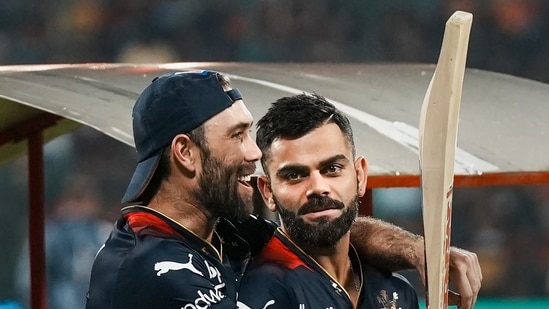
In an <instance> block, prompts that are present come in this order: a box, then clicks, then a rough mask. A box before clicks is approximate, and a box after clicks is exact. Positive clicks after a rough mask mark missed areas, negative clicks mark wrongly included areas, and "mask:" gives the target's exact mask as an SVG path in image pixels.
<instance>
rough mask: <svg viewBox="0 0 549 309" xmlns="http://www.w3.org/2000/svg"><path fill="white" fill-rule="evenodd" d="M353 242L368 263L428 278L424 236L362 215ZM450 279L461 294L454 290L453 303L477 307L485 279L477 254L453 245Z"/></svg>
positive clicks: (467, 307)
mask: <svg viewBox="0 0 549 309" xmlns="http://www.w3.org/2000/svg"><path fill="white" fill-rule="evenodd" d="M351 242H352V243H353V246H354V247H355V248H356V249H357V252H358V255H359V256H360V258H361V260H362V261H363V262H365V263H369V264H372V265H374V266H376V267H379V268H381V269H385V270H387V271H399V270H405V269H412V268H413V269H416V270H418V271H419V273H420V275H421V278H422V279H423V280H425V250H424V242H423V237H422V236H420V235H416V234H413V233H410V232H408V231H406V230H404V229H402V228H400V227H398V226H396V225H393V224H391V223H388V222H385V221H382V220H380V219H375V218H372V217H359V218H357V221H356V222H355V224H353V227H352V228H351ZM450 281H451V282H452V285H453V286H455V288H456V289H457V291H458V293H460V294H461V295H458V294H455V293H453V292H451V293H450V295H449V298H450V304H452V305H458V308H459V309H470V308H473V305H474V304H475V302H476V300H477V296H478V292H479V290H480V286H481V282H482V271H481V269H480V264H479V261H478V257H477V255H476V254H475V253H473V252H470V251H467V250H463V249H459V248H456V247H451V248H450Z"/></svg>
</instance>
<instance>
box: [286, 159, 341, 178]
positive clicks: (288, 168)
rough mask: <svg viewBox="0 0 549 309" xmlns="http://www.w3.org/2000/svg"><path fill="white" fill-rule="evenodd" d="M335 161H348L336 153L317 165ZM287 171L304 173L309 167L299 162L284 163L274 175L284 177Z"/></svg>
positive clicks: (322, 165)
mask: <svg viewBox="0 0 549 309" xmlns="http://www.w3.org/2000/svg"><path fill="white" fill-rule="evenodd" d="M337 161H345V162H349V159H348V158H347V157H346V156H345V155H342V154H338V155H335V156H332V157H330V158H328V159H326V160H322V161H320V163H319V167H320V168H322V167H324V166H326V165H330V164H333V163H334V162H337ZM289 172H292V173H301V174H305V173H308V172H309V168H308V167H307V166H305V165H301V164H288V165H284V166H283V167H281V168H280V169H278V170H277V171H276V176H277V177H284V175H285V174H287V173H289Z"/></svg>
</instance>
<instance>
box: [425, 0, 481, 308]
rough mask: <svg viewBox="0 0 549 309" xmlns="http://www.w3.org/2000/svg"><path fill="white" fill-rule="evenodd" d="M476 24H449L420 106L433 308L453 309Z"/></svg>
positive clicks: (466, 16)
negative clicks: (453, 254) (456, 202)
mask: <svg viewBox="0 0 549 309" xmlns="http://www.w3.org/2000/svg"><path fill="white" fill-rule="evenodd" d="M472 21H473V15H472V14H471V13H467V12H463V11H456V12H455V13H454V14H452V16H450V18H449V19H448V21H447V22H446V26H445V30H444V37H443V41H442V46H441V50H440V56H439V59H438V62H437V65H436V69H435V73H434V74H433V77H432V79H431V82H430V84H429V87H428V89H427V92H426V94H425V99H424V101H423V105H422V107H421V117H420V124H419V163H420V170H421V189H422V199H423V228H424V236H425V265H426V269H425V272H426V303H427V308H429V309H441V308H444V309H445V308H448V282H449V259H450V229H451V215H452V193H453V183H454V159H455V149H456V143H457V132H458V118H459V109H460V104H461V92H462V87H463V78H464V75H465V63H466V59H467V48H468V44H469V34H470V31H471V25H472Z"/></svg>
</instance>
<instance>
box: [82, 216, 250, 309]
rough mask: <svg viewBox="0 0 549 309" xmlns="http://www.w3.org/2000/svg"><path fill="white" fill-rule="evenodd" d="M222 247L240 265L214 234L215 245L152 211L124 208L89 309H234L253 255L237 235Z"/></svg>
mask: <svg viewBox="0 0 549 309" xmlns="http://www.w3.org/2000/svg"><path fill="white" fill-rule="evenodd" d="M225 230H227V229H226V228H225ZM235 231H236V230H235ZM223 241H224V242H225V241H227V242H229V245H228V246H224V247H227V248H228V250H231V251H233V252H238V253H239V254H240V257H241V258H240V259H236V260H239V261H240V262H241V263H240V264H239V263H235V262H234V261H232V263H233V264H231V262H229V261H228V258H227V254H225V253H224V252H223V251H222V249H221V248H222V246H221V239H220V238H219V237H218V236H217V234H216V233H214V239H213V241H212V243H213V245H212V244H210V243H208V242H207V241H205V240H203V239H201V238H200V237H198V236H197V235H195V234H194V233H192V232H191V231H189V230H187V229H186V228H185V227H183V226H182V225H180V224H178V223H176V222H175V221H173V220H171V219H169V218H167V217H165V216H164V215H162V214H160V213H158V212H156V211H154V210H151V209H150V208H146V207H139V206H132V207H127V208H124V209H123V210H122V218H121V219H119V220H118V221H117V223H116V225H115V227H114V230H113V232H112V234H111V236H110V237H109V239H108V240H107V242H106V243H105V245H104V246H103V247H102V248H101V249H100V251H99V253H98V254H97V257H96V259H95V261H94V264H93V268H92V273H91V281H90V288H89V292H88V301H87V305H86V308H87V309H139V308H147V309H153V308H161V309H172V308H173V309H195V308H231V309H234V308H236V295H237V288H238V286H237V283H238V282H239V281H238V280H237V279H239V277H240V276H241V274H239V273H238V272H239V271H241V272H243V271H244V269H245V264H246V263H247V259H249V256H250V252H249V248H248V245H247V243H246V242H245V241H243V240H242V239H241V238H240V237H238V236H236V233H235V235H234V237H232V238H231V236H229V237H228V240H223ZM235 270H236V274H235V273H234V271H235Z"/></svg>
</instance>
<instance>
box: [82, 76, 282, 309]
mask: <svg viewBox="0 0 549 309" xmlns="http://www.w3.org/2000/svg"><path fill="white" fill-rule="evenodd" d="M252 122H253V117H252V115H251V113H250V112H249V111H248V109H247V108H246V106H245V105H244V102H243V101H242V96H241V95H240V92H239V91H238V90H237V89H231V86H230V81H229V79H228V78H227V77H225V76H224V75H223V74H220V73H218V72H214V71H198V72H196V71H194V72H182V73H173V74H167V75H163V76H160V77H158V78H156V79H154V80H153V81H152V83H151V84H150V85H149V86H148V87H147V88H146V89H145V90H144V91H143V93H142V94H141V95H140V96H139V98H138V99H137V101H136V103H135V106H134V108H133V130H134V139H135V146H136V149H137V154H138V164H137V168H136V170H135V172H134V174H133V177H132V179H131V181H130V184H129V186H128V189H127V191H126V193H125V195H124V197H123V199H122V202H123V203H124V204H133V205H131V206H128V207H125V208H123V209H122V218H120V219H119V220H118V221H117V222H116V224H115V227H114V229H113V232H112V233H111V235H110V237H109V239H108V240H107V241H106V242H105V245H104V246H103V248H102V249H101V250H100V251H99V252H98V254H97V256H96V258H95V261H94V264H93V267H92V273H91V280H90V288H89V292H88V300H87V304H86V308H88V309H92V308H97V309H99V308H101V309H109V308H111V309H114V308H116V309H130V308H131V309H138V308H163V309H169V308H174V309H175V308H177V309H180V308H188V309H192V308H209V307H215V308H235V307H236V295H237V289H238V286H237V283H238V282H240V278H241V276H242V272H243V271H244V269H245V266H244V265H245V263H247V257H249V255H250V247H251V244H250V243H249V242H246V241H244V240H243V239H242V238H241V237H240V236H239V235H237V230H236V228H235V227H234V226H233V225H232V224H231V223H229V221H227V220H226V219H221V218H226V217H238V218H245V219H247V220H246V221H245V222H248V223H247V226H248V230H250V229H251V227H252V225H254V224H255V226H257V227H259V226H260V227H261V232H253V233H254V234H256V236H255V237H256V239H257V235H262V236H260V237H264V239H259V240H258V243H260V244H264V243H266V241H267V240H268V239H269V238H270V237H271V235H272V233H273V231H274V227H275V224H274V223H272V222H266V221H264V220H262V219H259V218H255V217H253V216H250V213H251V210H252V197H253V188H252V186H251V185H250V183H249V180H250V176H251V175H252V174H253V173H254V172H255V168H256V167H255V162H257V161H258V160H259V159H260V158H261V152H260V151H259V148H258V147H257V145H256V144H255V142H254V140H253V139H252V137H251V133H250V131H251V127H252ZM214 227H215V231H214ZM253 230H254V231H259V229H258V228H253ZM221 237H223V238H221ZM222 243H226V244H227V245H223V247H222V245H221V244H222ZM229 259H230V262H229Z"/></svg>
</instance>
